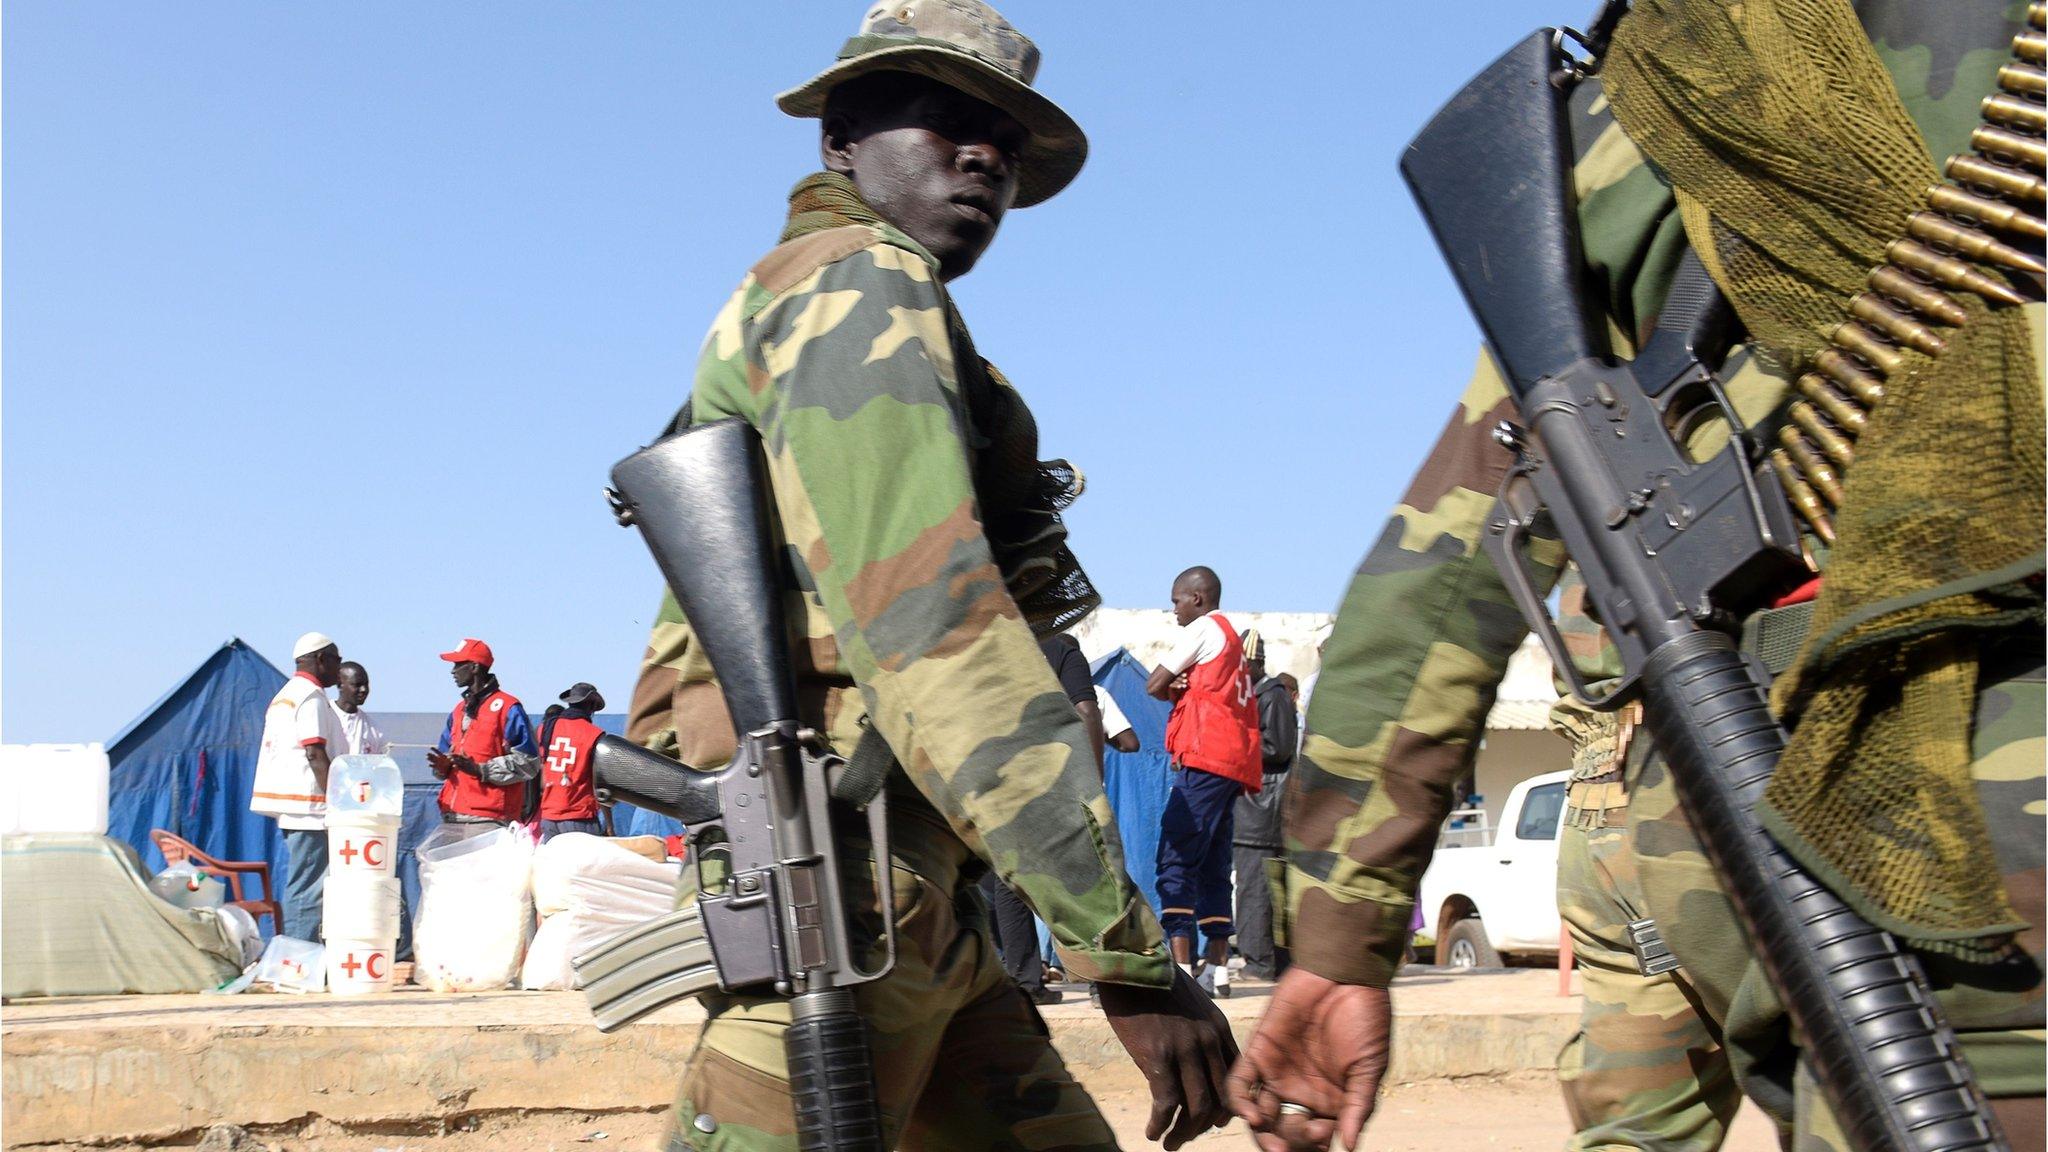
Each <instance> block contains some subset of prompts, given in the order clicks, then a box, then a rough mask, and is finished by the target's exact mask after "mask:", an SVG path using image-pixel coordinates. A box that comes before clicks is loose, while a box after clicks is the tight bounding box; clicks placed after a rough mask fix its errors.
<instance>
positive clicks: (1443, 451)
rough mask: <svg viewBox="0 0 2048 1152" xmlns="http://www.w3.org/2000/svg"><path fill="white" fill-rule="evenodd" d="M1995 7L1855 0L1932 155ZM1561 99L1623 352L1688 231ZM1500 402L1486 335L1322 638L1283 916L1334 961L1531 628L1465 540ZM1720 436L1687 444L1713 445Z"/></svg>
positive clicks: (1956, 115)
mask: <svg viewBox="0 0 2048 1152" xmlns="http://www.w3.org/2000/svg"><path fill="white" fill-rule="evenodd" d="M2007 7H2008V6H2006V5H2002V4H1999V3H1996V2H1993V0H1972V2H1971V3H1968V4H1956V5H1917V6H1916V5H1910V4H1899V3H1883V4H1870V5H1861V6H1859V15H1860V16H1861V17H1862V18H1863V20H1864V22H1865V26H1866V28H1867V29H1868V30H1869V32H1870V34H1871V37H1872V40H1873V42H1874V43H1875V44H1876V47H1877V50H1878V55H1879V57H1880V58H1881V59H1882V60H1883V61H1884V62H1885V64H1886V66H1887V68H1889V69H1890V70H1891V72H1892V75H1893V79H1894V81H1895V82H1896V83H1897V84H1898V86H1899V89H1900V92H1901V94H1902V96H1903V97H1904V98H1905V103H1906V106H1907V109H1908V111H1909V112H1911V114H1912V115H1913V117H1914V119H1915V121H1916V122H1917V123H1918V124H1919V126H1920V129H1921V133H1922V135H1923V136H1924V137H1925V138H1926V141H1927V143H1928V146H1929V148H1930V150H1932V151H1933V152H1934V153H1935V155H1937V156H1946V155H1948V154H1950V153H1952V152H1956V151H1961V150H1963V149H1964V148H1966V147H1967V144H1966V140H1967V137H1968V134H1969V131H1970V128H1971V127H1972V126H1973V124H1974V123H1975V121H1976V104H1977V100H1978V99H1979V98H1980V97H1981V96H1982V95H1983V94H1984V93H1985V92H1987V91H1990V90H1991V89H1992V87H1993V82H1992V79H1991V76H1992V73H1993V72H1995V70H1996V68H1997V66H1998V64H1999V63H2000V62H2001V60H2002V58H2003V57H2004V56H2005V49H2004V47H2003V46H2004V44H2005V43H2006V42H2007V41H2008V39H2009V37H2010V36H2011V34H2012V30H2013V29H2012V26H2011V24H2010V21H2011V20H2012V19H2013V18H2014V17H2013V16H2012V15H2011V13H2009V12H2008V11H2006V8H2007ZM1866 9H1867V10H1866ZM1956 45H1968V46H1969V47H1968V49H1967V50H1965V49H1963V48H1958V47H1956ZM1985 45H1997V46H1998V47H1996V48H1994V49H1985V48H1983V47H1982V46H1985ZM1573 112H1574V121H1573V124H1572V132H1573V145H1574V152H1575V157H1576V168H1575V170H1574V183H1575V185H1576V188H1577V192H1578V200H1579V205H1578V207H1579V219H1580V226H1581V242H1582V245H1583V255H1584V258H1585V261H1586V267H1587V270H1588V272H1589V275H1590V282H1591V284H1592V285H1593V287H1594V288H1595V290H1596V291H1598V292H1599V293H1600V294H1601V299H1602V301H1603V303H1604V304H1605V308H1606V312H1607V314H1608V317H1609V321H1610V325H1609V338H1610V343H1611V344H1612V346H1613V350H1614V351H1615V353H1616V354H1619V355H1628V354H1630V352H1631V351H1632V350H1633V347H1634V345H1635V342H1636V340H1637V339H1638V338H1639V335H1640V334H1641V333H1643V332H1646V331H1647V330H1648V329H1649V327H1650V326H1651V325H1652V324H1653V323H1654V321H1655V319H1656V312H1657V309H1658V308H1660V307H1661V306H1662V302H1663V297H1664V293H1665V291H1666V289H1667V288H1668V287H1669V285H1670V281H1671V277H1672V274H1673V272H1674V270H1675V268H1676V265H1677V261H1678V258H1679V256H1680V255H1682V254H1683V251H1684V240H1685V237H1684V230H1683V226H1682V225H1681V223H1680V221H1679V218H1678V211H1677V207H1676V204H1675V201H1674V198H1673V196H1672V194H1671V190H1670V188H1669V187H1668V186H1667V185H1666V184H1665V183H1664V182H1663V180H1662V179H1661V177H1660V176H1659V175H1658V174H1657V173H1656V171H1655V170H1654V169H1652V168H1651V167H1650V166H1649V164H1648V163H1647V162H1646V161H1645V160H1644V158H1643V155H1642V153H1641V152H1640V151H1638V150H1637V148H1636V147H1635V145H1634V144H1632V143H1631V142H1630V141H1629V140H1628V138H1627V137H1626V136H1625V135H1624V134H1623V133H1622V131H1621V129H1620V127H1619V126H1618V125H1616V124H1615V123H1614V120H1613V117H1612V115H1611V114H1610V113H1609V112H1608V109H1607V104H1606V100H1605V98H1604V96H1603V95H1602V94H1601V92H1600V90H1599V84H1598V81H1597V80H1593V81H1588V82H1587V83H1586V84H1583V85H1581V87H1580V89H1579V91H1578V92H1577V93H1576V95H1575V97H1574V100H1573ZM1723 375H1724V377H1725V379H1726V381H1727V385H1728V393H1729V397H1730V399H1731V401H1732V402H1733V403H1734V404H1735V406H1736V408H1737V410H1738V412H1739V413H1740V414H1741V416H1742V417H1743V419H1744V420H1745V421H1746V422H1748V423H1750V424H1752V425H1755V426H1760V427H1761V428H1762V430H1763V432H1764V434H1765V435H1767V436H1768V435H1770V434H1771V433H1774V432H1775V431H1776V429H1775V427H1774V426H1773V425H1774V423H1775V422H1776V420H1777V419H1778V418H1779V416H1778V413H1779V412H1780V409H1781V406H1782V403H1783V401H1784V400H1785V398H1786V396H1787V395H1788V393H1789V381H1787V380H1786V379H1785V378H1784V377H1783V376H1781V375H1779V374H1776V373H1775V372H1774V371H1772V370H1770V369H1768V368H1766V366H1764V365H1763V364H1762V363H1760V362H1759V361H1758V360H1757V359H1756V358H1755V357H1754V356H1753V355H1751V354H1750V352H1749V351H1748V350H1747V349H1738V350H1737V351H1736V352H1735V353H1733V354H1732V355H1731V356H1730V357H1729V360H1728V362H1727V364H1726V365H1725V366H1724V370H1723ZM1513 412H1514V407H1513V404H1512V403H1511V402H1510V401H1509V399H1508V396H1507V391H1506V387H1505V385H1504V384H1503V382H1502V380H1501V377H1500V374H1499V372H1498V371H1497V370H1496V369H1495V367H1494V365H1493V363H1492V361H1491V360H1490V359H1489V358H1488V357H1487V356H1486V355H1485V354H1484V353H1482V354H1481V356H1480V362H1479V365H1478V368H1477V370H1476V371H1475V372H1474V374H1473V377H1472V380H1471V383H1470V384H1469V385H1468V386H1467V388H1466V391H1465V394H1464V397H1463V398H1462V400H1461V401H1460V403H1459V407H1458V410H1457V411H1456V412H1455V413H1453V415H1452V417H1451V420H1450V423H1449V426H1448V427H1446V428H1445V430H1444V432H1443V434H1442V436H1441V437H1440V438H1439V439H1438V440H1437V442H1436V445H1435V447H1434V448H1432V449H1431V451H1430V454H1429V456H1428V458H1427V459H1426V460H1425V461H1424V463H1423V465H1422V468H1421V470H1420V471H1419V472H1418V473H1417V474H1416V476H1415V479H1414V481H1413V482H1412V483H1411V485H1410V487H1409V490H1408V492H1407V494H1406V495H1404V496H1403V497H1402V500H1401V502H1400V504H1398V505H1397V506H1396V507H1395V509H1394V512H1393V515H1392V516H1391V517H1390V518H1389V520H1388V521H1387V525H1386V527H1385V528H1384V529H1383V530H1382V531H1381V534H1380V536H1379V539H1378V541H1377V542H1376V543H1375V544H1374V545H1373V546H1372V548H1371V550H1370V551H1369V552H1368V553H1367V555H1366V557H1365V559H1364V561H1363V562H1362V563H1361V564H1360V566H1359V568H1358V571H1357V573H1356V574H1355V575H1354V576H1353V578H1352V581H1351V585H1350V587H1349V588H1348V589H1347V590H1346V592H1345V594H1344V599H1343V601H1342V603H1341V605H1340V607H1339V610H1338V618H1337V623H1336V626H1335V628H1334V630H1333V631H1332V633H1331V636H1330V640H1329V642H1328V644H1327V645H1326V646H1325V648H1324V653H1323V670H1322V675H1321V678H1320V680H1319V681H1318V683H1317V685H1316V691H1315V695H1314V697H1313V698H1312V699H1311V701H1310V703H1309V714H1308V734H1307V736H1306V738H1305V739H1304V742H1303V745H1302V755H1301V757H1300V759H1299V760H1298V761H1297V762H1296V767H1295V771H1294V773H1293V779H1292V780H1291V781H1290V782H1289V785H1288V795H1287V801H1286V849H1287V852H1288V856H1289V865H1288V868H1287V879H1286V892H1285V897H1286V899H1285V902H1284V906H1283V907H1282V908H1281V909H1280V916H1281V919H1282V921H1283V931H1284V933H1285V935H1286V939H1287V942H1288V944H1289V945H1290V946H1291V947H1292V949H1293V954H1294V958H1295V960H1296V961H1297V962H1299V963H1301V964H1302V965H1304V966H1305V967H1307V968H1308V969H1310V970H1311V971H1314V972H1317V973H1319V974H1321V975H1323V976H1326V977H1329V978H1331V979H1333V980H1338V981H1341V982H1344V983H1352V984H1373V985H1385V984H1386V983H1387V982H1388V981H1390V980H1391V979H1392V978H1393V973H1394V970H1395V969H1396V968H1397V967H1399V964H1400V959H1401V953H1402V947H1403V944H1404V943H1405V941H1406V938H1407V931H1408V924H1409V919H1410V916H1411V914H1412V912H1413V908H1414V900H1415V891H1416V887H1417V885H1418V884H1419V883H1420V881H1421V877H1422V873H1423V870H1424V869H1426V868H1427V867H1428V866H1429V860H1430V856H1431V853H1432V852H1433V851H1434V849H1435V846H1436V839H1437V832H1438V829H1439V828H1440V826H1441V825H1442V823H1443V819H1444V817H1445V815H1446V814H1447V813H1448V812H1449V810H1450V805H1451V797H1452V791H1453V789H1454V788H1455V787H1456V786H1457V783H1458V781H1459V780H1460V779H1462V778H1463V777H1464V776H1465V774H1466V773H1467V772H1468V771H1470V769H1471V764H1472V759H1473V757H1474V755H1475V754H1476V753H1477V750H1478V747H1479V740H1480V737H1481V736H1482V735H1483V733H1484V725H1485V720H1486V714H1487V712H1488V710H1489V709H1490V708H1491V707H1492V705H1493V700H1494V694H1495V690H1496V688H1497V687H1498V685H1499V682H1500V679H1501V677H1502V676H1503V675H1504V674H1505V672H1506V669H1507V661H1508V657H1509V656H1510V655H1512V654H1513V652H1514V650H1515V648H1516V646H1517V645H1518V644H1520V642H1521V640H1522V637H1523V636H1524V635H1525V634H1526V628H1525V627H1524V625H1523V623H1522V618H1521V615H1520V613H1519V612H1517V610H1516V609H1515V607H1514V603H1513V601H1512V600H1511V599H1510V598H1509V596H1508V593H1507V590H1506V588H1505V586H1504V585H1503V584H1502V583H1501V580H1500V577H1499V575H1498V574H1497V573H1496V572H1495V571H1494V569H1493V566H1492V564H1491V563H1490V562H1489V561H1488V560H1487V559H1486V557H1485V556H1484V555H1482V554H1481V553H1480V552H1479V537H1480V531H1481V525H1482V523H1483V521H1484V518H1485V516H1486V514H1487V512H1488V510H1489V509H1490V508H1491V507H1492V505H1493V500H1494V494H1495V492H1496V490H1497V489H1498V486H1499V483H1500V480H1501V477H1502V476H1503V474H1504V473H1505V471H1506V469H1507V467H1508V465H1509V463H1510V461H1509V457H1508V453H1507V452H1506V451H1505V450H1504V449H1502V448H1500V447H1498V446H1497V445H1496V444H1494V442H1493V440H1492V438H1491V436H1490V435H1489V433H1490V430H1491V429H1492V427H1493V425H1494V424H1495V422H1497V421H1498V420H1500V419H1503V418H1506V417H1509V416H1512V415H1513ZM1715 435H1717V433H1714V432H1711V431H1710V432H1708V433H1706V434H1704V435H1703V436H1702V437H1701V439H1700V440H1699V441H1697V442H1696V444H1697V447H1699V448H1700V449H1703V450H1713V449H1717V448H1718V447H1719V445H1717V444H1714V443H1713V442H1712V440H1713V437H1714V436H1715ZM1718 435H1720V436H1725V431H1724V432H1720V433H1718ZM1530 561H1531V564H1530V568H1531V571H1532V574H1533V575H1534V576H1535V577H1536V578H1537V580H1538V584H1539V587H1541V588H1544V589H1545V590H1547V589H1548V587H1549V582H1550V581H1554V580H1555V579H1556V575H1557V565H1558V564H1559V563H1560V562H1561V561H1562V555H1561V552H1560V551H1559V550H1558V548H1557V547H1556V545H1555V544H1554V543H1545V542H1542V541H1535V542H1533V544H1532V555H1531V557H1530ZM1589 652H1590V649H1589ZM1589 671H1590V670H1589ZM1596 674H1597V673H1596ZM1608 674H1611V673H1608Z"/></svg>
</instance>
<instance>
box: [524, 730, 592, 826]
mask: <svg viewBox="0 0 2048 1152" xmlns="http://www.w3.org/2000/svg"><path fill="white" fill-rule="evenodd" d="M602 735H604V729H602V728H599V727H598V726H597V725H595V724H592V723H591V722H590V721H588V720H582V719H578V718H576V717H572V716H563V717H558V718H557V719H556V720H555V723H554V726H553V727H552V728H549V729H548V743H547V747H545V748H542V749H541V750H540V754H541V767H540V818H541V819H543V820H595V819H597V794H596V793H595V792H592V791H591V790H590V750H591V749H592V748H594V747H596V746H597V738H598V737H599V736H602Z"/></svg>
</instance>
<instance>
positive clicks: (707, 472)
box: [612, 420, 796, 733]
mask: <svg viewBox="0 0 2048 1152" xmlns="http://www.w3.org/2000/svg"><path fill="white" fill-rule="evenodd" d="M612 487H613V488H614V489H615V490H616V491H618V492H621V493H631V494H632V496H631V500H632V505H631V507H629V508H627V509H625V510H623V511H621V513H620V515H619V518H620V520H621V522H623V523H627V524H630V525H632V526H634V527H636V528H638V529H640V533H641V535H642V536H644V537H645V538H646V540H647V547H648V549H649V551H651V552H653V553H654V562H655V565H656V566H657V567H659V568H660V569H661V575H662V577H663V578H664V579H666V580H667V581H668V586H669V590H670V591H672V592H674V593H675V596H676V602H677V603H678V604H680V605H681V606H682V609H683V615H684V616H685V617H687V618H688V619H689V621H690V631H691V634H692V635H693V636H695V637H696V640H697V643H699V644H701V645H703V647H704V654H705V655H706V656H707V657H709V658H710V660H711V668H712V670H713V671H714V672H716V673H717V674H718V684H719V688H720V690H721V691H722V692H723V693H724V695H725V701H726V707H727V709H728V710H729V711H731V713H732V722H733V727H734V728H735V729H736V730H737V731H739V732H741V733H747V732H753V731H756V730H758V729H761V728H767V727H772V726H774V725H777V724H784V723H794V721H795V719H796V687H795V681H794V677H793V675H792V671H791V668H790V663H789V627H788V624H787V623H786V622H785V620H784V618H783V611H782V587H783V581H782V579H781V574H780V569H779V566H778V565H777V564H776V561H775V551H774V548H773V545H772V540H773V536H772V534H771V533H770V530H769V512H768V498H769V491H770V490H769V487H768V472H767V467H766V465H765V463H764V462H763V461H762V459H761V452H760V448H759V437H757V436H756V435H755V433H754V430H753V429H752V428H750V427H748V426H747V424H746V423H745V422H744V421H741V420H719V421H716V422H714V423H711V424H705V425H701V426H699V427H696V428H692V429H690V430H689V431H688V432H684V433H681V434H679V435H675V436H670V437H668V438H667V439H665V440H662V441H661V442H660V443H657V444H655V445H653V446H652V447H650V448H647V449H645V450H643V451H640V452H635V453H634V454H633V455H631V456H628V457H626V458H625V459H624V460H621V461H619V463H618V464H617V465H616V466H615V467H614V468H613V469H612Z"/></svg>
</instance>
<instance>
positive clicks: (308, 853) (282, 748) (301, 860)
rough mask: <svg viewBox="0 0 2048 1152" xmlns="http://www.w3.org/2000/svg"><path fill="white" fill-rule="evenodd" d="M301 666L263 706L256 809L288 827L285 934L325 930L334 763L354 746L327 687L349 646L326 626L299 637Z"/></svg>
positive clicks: (295, 650) (306, 935)
mask: <svg viewBox="0 0 2048 1152" xmlns="http://www.w3.org/2000/svg"><path fill="white" fill-rule="evenodd" d="M292 662H293V663H294V664H295V665H297V671H295V672H293V673H292V676H291V678H290V679H288V680H286V681H285V682H284V687H282V688H280V689H278V690H277V695H276V696H273V697H271V700H270V707H269V708H268V709H267V710H266V711H265V712H264V713H263V745H262V748H261V750H260V751H259V752H258V753H257V756H256V782H255V786H254V788H253V789H252V790H251V793H250V796H249V810H250V811H251V812H254V813H256V814H257V815H259V816H269V817H272V818H274V819H275V820H276V821H277V827H278V830H279V831H281V832H283V833H284V847H285V866H284V885H283V888H284V898H283V900H282V901H280V903H282V904H283V906H284V915H283V917H282V920H283V924H282V925H281V927H280V931H281V932H282V934H283V935H286V936H290V937H292V938H294V939H298V940H317V939H319V938H320V894H321V891H322V889H323V888H324V887H325V885H326V880H327V768H328V765H329V763H330V762H331V760H332V758H333V757H335V756H339V755H341V754H342V753H343V752H344V751H346V749H347V747H348V745H347V740H348V737H347V736H346V735H344V734H343V732H342V730H341V718H340V715H339V714H338V713H336V712H335V710H334V706H333V705H331V704H329V703H328V702H327V689H328V688H329V687H331V686H332V685H333V684H334V682H335V680H336V678H338V677H339V676H340V674H341V649H339V648H338V647H336V646H335V643H334V641H332V640H330V639H328V638H327V637H326V636H325V635H323V634H321V633H319V632H308V633H306V634H305V635H304V636H301V637H299V642H298V643H296V644H294V645H292Z"/></svg>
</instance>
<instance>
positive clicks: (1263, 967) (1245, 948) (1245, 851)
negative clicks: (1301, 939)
mask: <svg viewBox="0 0 2048 1152" xmlns="http://www.w3.org/2000/svg"><path fill="white" fill-rule="evenodd" d="M1231 855H1232V856H1233V857H1235V859H1236V862H1237V951H1238V954H1239V955H1241V956H1243V957H1244V970H1245V972H1246V973H1247V974H1249V975H1252V976H1256V977H1258V978H1259V979H1261V980H1272V979H1275V978H1277V977H1278V976H1279V975H1280V973H1282V972H1284V971H1286V970H1287V964H1288V956H1287V949H1285V948H1280V947H1277V946H1275V945H1274V943H1273V889H1272V888H1271V887H1270V886H1269V885H1268V884H1267V883H1266V861H1268V860H1270V859H1272V858H1274V857H1276V856H1279V855H1280V849H1278V848H1264V847H1251V846H1248V845H1244V844H1239V845H1237V846H1236V847H1234V848H1232V849H1231Z"/></svg>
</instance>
